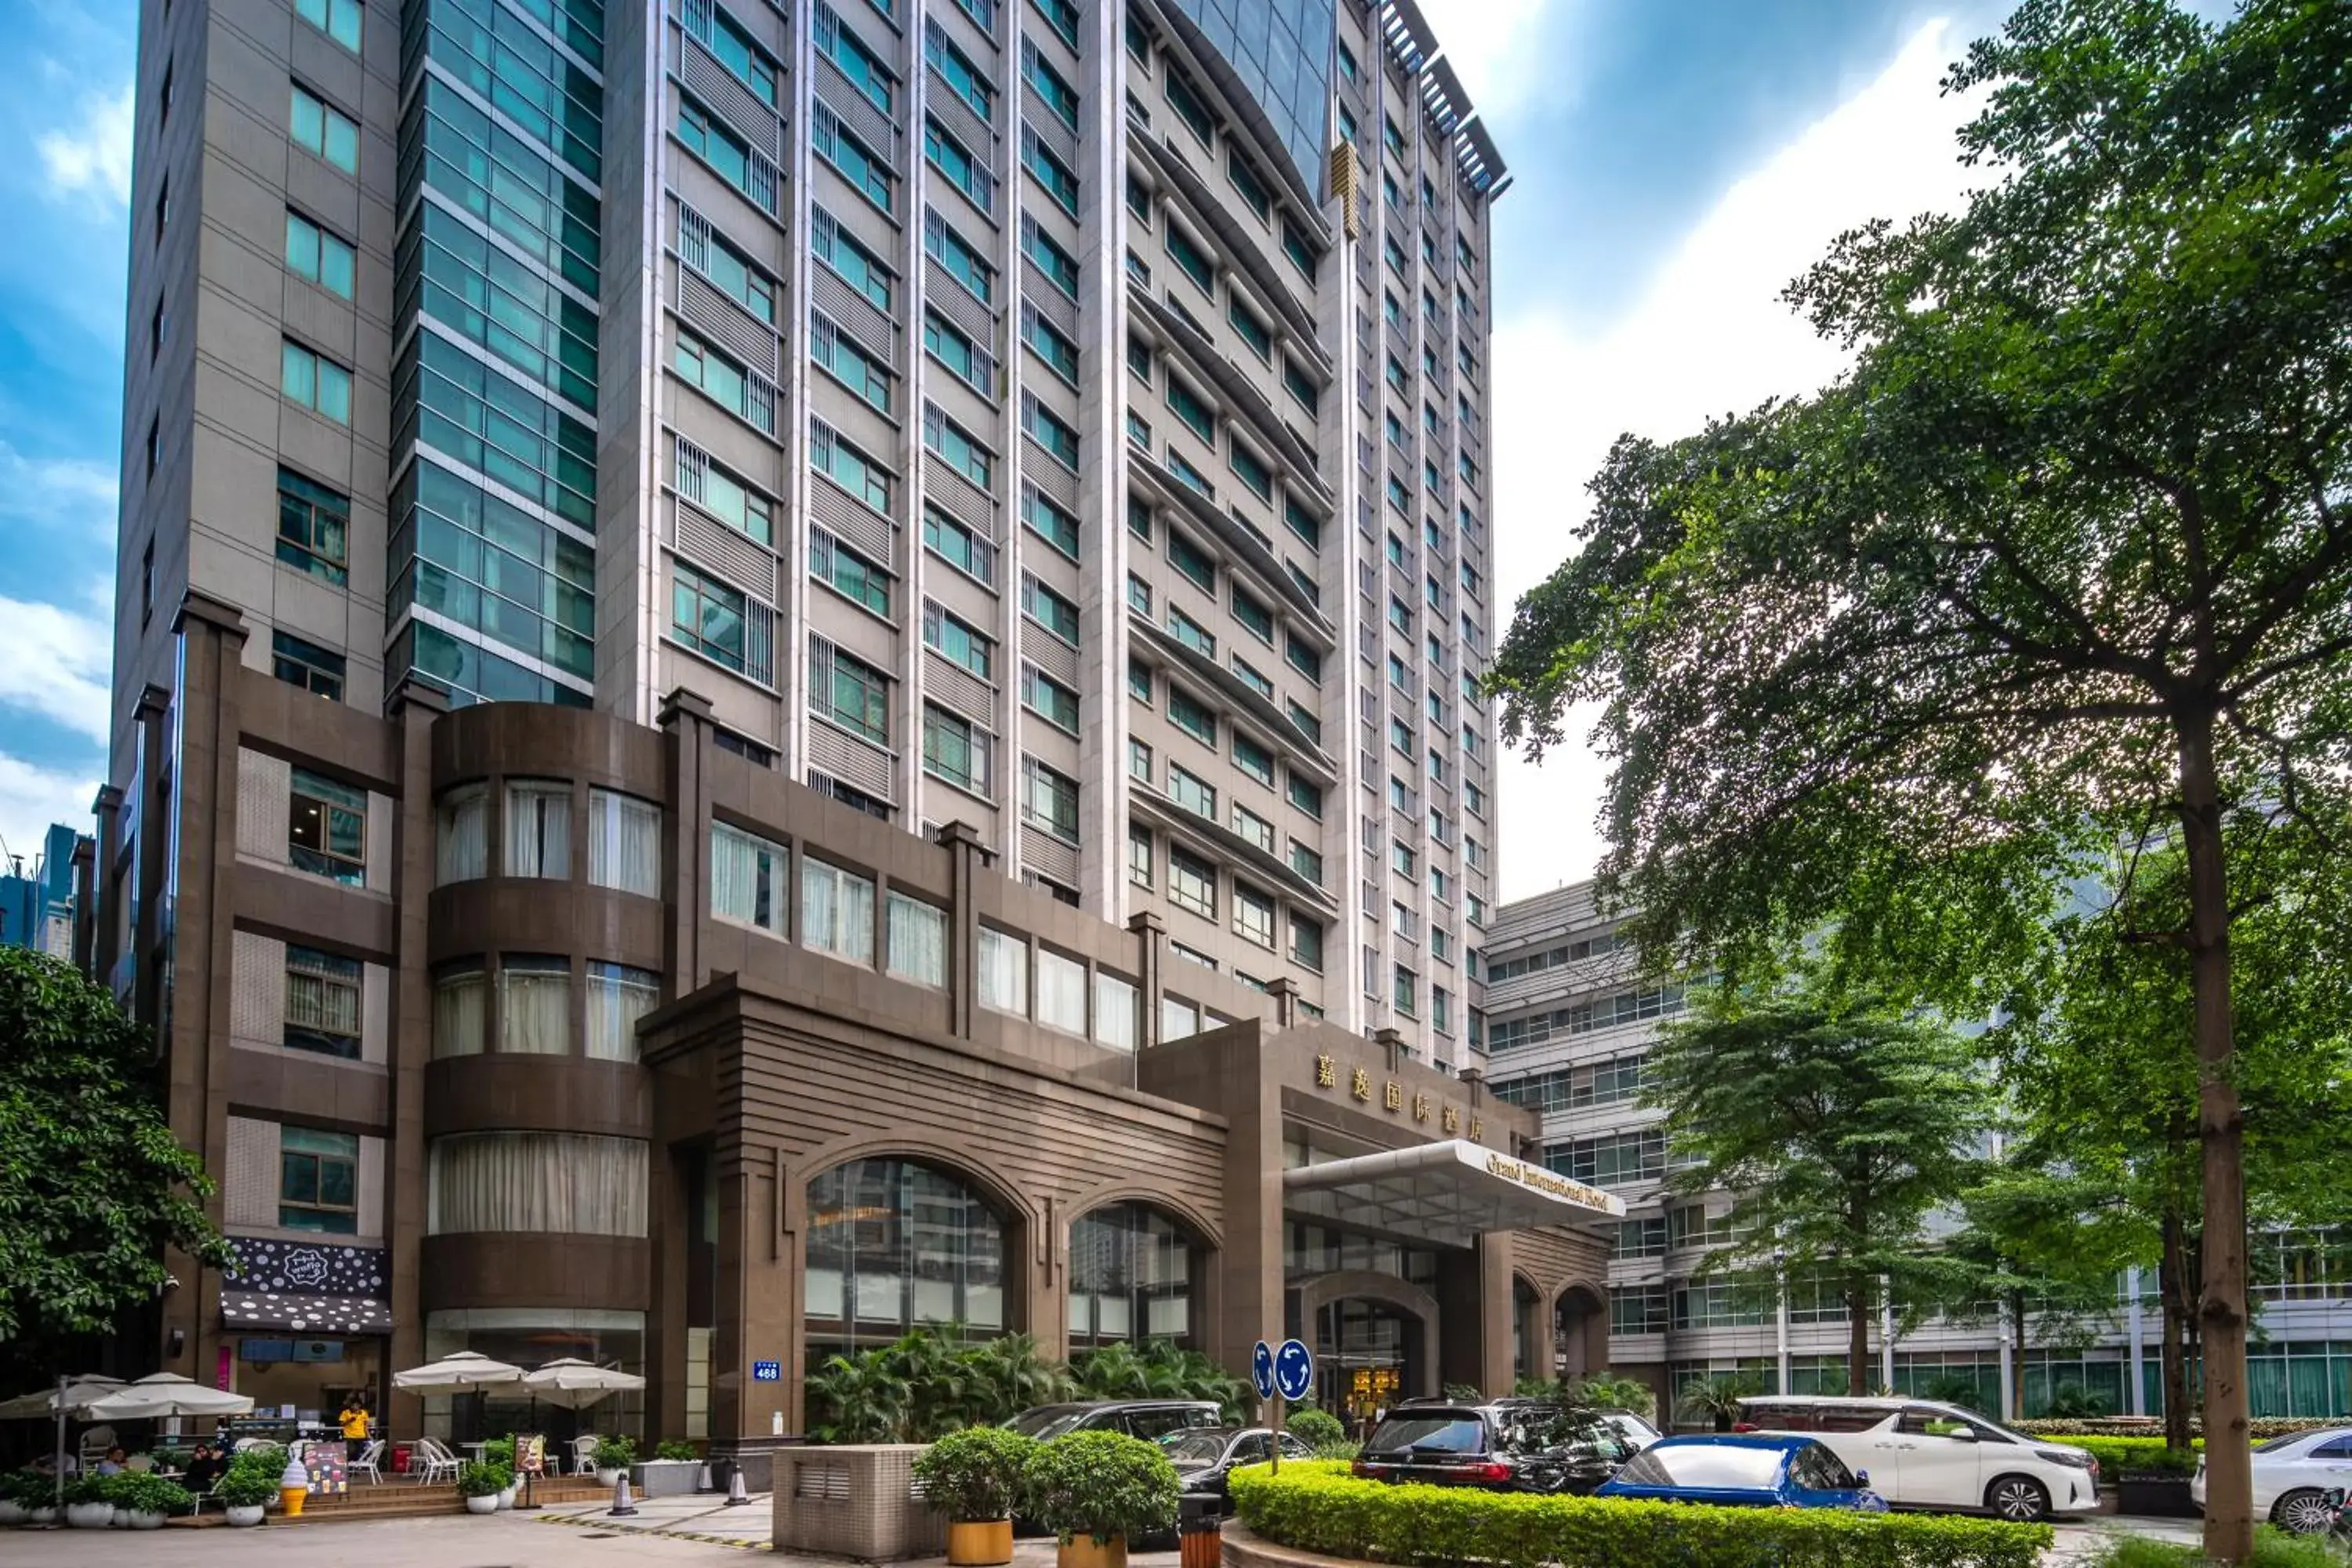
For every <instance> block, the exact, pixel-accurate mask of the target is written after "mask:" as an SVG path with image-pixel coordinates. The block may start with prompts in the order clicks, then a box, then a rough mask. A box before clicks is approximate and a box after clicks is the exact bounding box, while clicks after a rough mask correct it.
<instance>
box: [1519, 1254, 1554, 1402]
mask: <svg viewBox="0 0 2352 1568" xmlns="http://www.w3.org/2000/svg"><path fill="white" fill-rule="evenodd" d="M1544 1327H1545V1324H1544V1321H1543V1293H1542V1292H1541V1291H1539V1290H1538V1289H1536V1288H1535V1287H1534V1286H1533V1285H1531V1284H1529V1283H1528V1280H1527V1279H1526V1278H1525V1277H1524V1276H1521V1275H1517V1274H1514V1275H1512V1276H1511V1376H1512V1377H1513V1378H1515V1379H1517V1380H1518V1381H1520V1382H1526V1381H1528V1380H1529V1379H1537V1380H1540V1381H1543V1382H1549V1381H1550V1380H1551V1378H1552V1377H1553V1376H1554V1375H1555V1373H1554V1371H1553V1367H1552V1355H1551V1342H1550V1336H1549V1334H1547V1333H1545V1332H1544Z"/></svg>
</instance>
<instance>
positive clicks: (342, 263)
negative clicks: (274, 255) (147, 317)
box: [157, 208, 358, 336]
mask: <svg viewBox="0 0 2352 1568" xmlns="http://www.w3.org/2000/svg"><path fill="white" fill-rule="evenodd" d="M286 265H287V267H288V268H289V269H290V270H292V271H293V273H294V274H295V275H296V276H297V277H299V278H303V279H308V280H309V281H310V282H312V283H316V284H317V285H318V286H319V287H320V288H321V289H325V290H326V291H327V292H328V293H330V294H332V295H335V296H337V297H338V298H340V299H344V300H348V299H350V298H351V297H352V288H353V275H354V273H355V272H356V270H357V266H358V253H357V252H355V251H353V250H352V247H351V246H350V244H349V243H347V242H346V241H344V240H342V239H341V238H339V237H336V236H335V235H333V234H331V233H330V232H328V231H327V230H325V229H323V228H320V226H318V225H317V224H315V223H312V222H311V221H310V219H309V218H306V217H304V216H302V215H301V214H300V213H298V212H295V211H294V210H292V209H291V208H289V209H288V210H287V213H286ZM160 309H161V307H160V306H159V307H158V310H160ZM157 319H158V320H159V321H160V320H161V319H162V318H161V317H160V316H159V317H158V318H157ZM158 335H159V336H160V333H159V334H158Z"/></svg>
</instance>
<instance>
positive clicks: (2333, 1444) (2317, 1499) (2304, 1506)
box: [2189, 1426, 2352, 1535]
mask: <svg viewBox="0 0 2352 1568" xmlns="http://www.w3.org/2000/svg"><path fill="white" fill-rule="evenodd" d="M2346 1489H2352V1427H2346V1426H2336V1427H2331V1428H2329V1429H2327V1430H2325V1431H2319V1432H2294V1433H2290V1434H2289V1435H2288V1436H2284V1437H2273V1438H2272V1439H2271V1440H2270V1441H2269V1442H2267V1443H2257V1444H2255V1445H2254V1512H2255V1514H2256V1515H2257V1516H2258V1517H2262V1518H2266V1519H2268V1520H2269V1521H2271V1522H2272V1523H2273V1524H2275V1525H2277V1526H2278V1527H2279V1528H2280V1529H2281V1530H2291V1531H2294V1533H2295V1534H2297V1535H2316V1534H2318V1533H2319V1532H2320V1531H2324V1530H2326V1529H2327V1527H2328V1526H2329V1525H2331V1524H2333V1523H2334V1522H2335V1514H2334V1512H2333V1510H2330V1509H2329V1508H2328V1506H2327V1494H2328V1493H2329V1492H2332V1491H2343V1490H2346ZM2189 1501H2190V1502H2193V1503H2195V1504H2196V1505H2197V1506H2198V1507H2199V1508H2200V1509H2201V1508H2203V1507H2204V1506H2205V1456H2204V1455H2202V1454H2200V1455H2198V1456H2197V1473H2196V1474H2195V1475H2193V1476H2191V1477H2189Z"/></svg>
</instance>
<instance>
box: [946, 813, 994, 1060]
mask: <svg viewBox="0 0 2352 1568" xmlns="http://www.w3.org/2000/svg"><path fill="white" fill-rule="evenodd" d="M939 841H940V844H941V845H942V846H944V847H946V849H947V851H948V853H949V856H950V859H949V863H948V889H949V892H948V1032H949V1033H950V1034H951V1035H953V1036H954V1037H956V1038H957V1039H959V1040H968V1039H970V1038H971V1024H972V1017H973V1015H974V1013H975V1012H976V1011H977V1010H978V1008H979V1006H980V901H979V900H978V898H977V897H976V896H975V893H974V890H973V884H974V879H976V878H977V877H978V876H979V874H980V873H981V872H982V871H983V870H985V869H986V868H987V867H988V862H989V859H990V854H989V848H988V846H987V845H986V844H985V843H984V842H982V839H981V837H980V829H978V828H977V827H974V826H972V825H971V823H969V822H962V821H957V822H943V823H941V824H940V828H939Z"/></svg>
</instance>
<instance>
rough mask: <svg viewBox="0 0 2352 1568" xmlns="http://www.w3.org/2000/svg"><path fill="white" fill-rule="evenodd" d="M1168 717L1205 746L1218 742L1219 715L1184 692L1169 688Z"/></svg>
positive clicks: (1211, 745) (1212, 745)
mask: <svg viewBox="0 0 2352 1568" xmlns="http://www.w3.org/2000/svg"><path fill="white" fill-rule="evenodd" d="M1168 718H1169V721H1170V722H1171V723H1173V724H1174V725H1175V726H1176V727H1177V728H1178V729H1179V730H1181V731H1184V733H1186V734H1188V735H1190V736H1192V739H1194V740H1196V741H1198V742H1201V744H1202V745H1204V746H1209V747H1212V748H1213V747H1214V746H1215V745H1216V743H1217V716H1216V715H1215V714H1213V713H1212V712H1210V711H1209V710H1208V709H1206V708H1204V707H1202V705H1201V704H1200V703H1198V702H1196V701H1194V700H1192V698H1191V697H1190V696H1188V695H1186V694H1185V693H1184V692H1182V691H1180V690H1178V689H1176V688H1175V687H1173V686H1171V687H1170V688H1169V689H1168Z"/></svg>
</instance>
